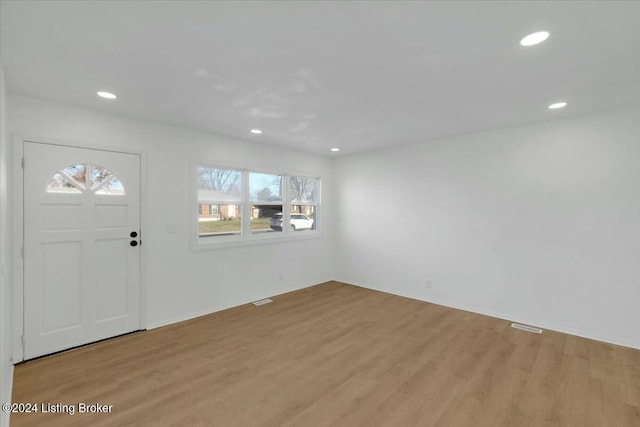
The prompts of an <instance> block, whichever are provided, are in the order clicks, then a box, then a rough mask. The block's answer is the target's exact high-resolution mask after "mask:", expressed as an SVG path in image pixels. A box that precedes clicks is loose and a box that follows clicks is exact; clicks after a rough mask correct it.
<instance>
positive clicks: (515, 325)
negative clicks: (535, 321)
mask: <svg viewBox="0 0 640 427" xmlns="http://www.w3.org/2000/svg"><path fill="white" fill-rule="evenodd" d="M511 327H512V328H514V329H520V330H521V331H527V332H533V333H535V334H541V333H542V329H540V328H534V327H533V326H527V325H521V324H519V323H512V324H511Z"/></svg>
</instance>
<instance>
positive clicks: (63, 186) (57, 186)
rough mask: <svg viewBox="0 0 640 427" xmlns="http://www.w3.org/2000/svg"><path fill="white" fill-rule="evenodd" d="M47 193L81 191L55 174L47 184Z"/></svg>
mask: <svg viewBox="0 0 640 427" xmlns="http://www.w3.org/2000/svg"><path fill="white" fill-rule="evenodd" d="M47 193H81V191H80V190H78V189H77V188H76V187H75V186H74V185H73V184H71V183H70V182H69V181H67V179H66V178H64V177H63V176H62V175H60V174H59V173H57V174H55V175H53V176H52V177H51V179H50V180H49V183H47Z"/></svg>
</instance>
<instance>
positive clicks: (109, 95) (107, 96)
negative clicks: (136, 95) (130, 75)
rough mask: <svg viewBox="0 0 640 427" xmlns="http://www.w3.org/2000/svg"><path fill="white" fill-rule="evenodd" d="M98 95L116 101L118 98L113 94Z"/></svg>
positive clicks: (100, 93)
mask: <svg viewBox="0 0 640 427" xmlns="http://www.w3.org/2000/svg"><path fill="white" fill-rule="evenodd" d="M97 93H98V96H100V97H102V98H106V99H116V98H117V96H115V95H114V94H112V93H111V92H97Z"/></svg>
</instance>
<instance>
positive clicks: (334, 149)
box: [331, 147, 340, 153]
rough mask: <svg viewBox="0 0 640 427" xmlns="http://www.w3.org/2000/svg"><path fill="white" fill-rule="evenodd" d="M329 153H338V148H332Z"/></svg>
mask: <svg viewBox="0 0 640 427" xmlns="http://www.w3.org/2000/svg"><path fill="white" fill-rule="evenodd" d="M331 151H333V152H334V153H337V152H338V151H340V149H339V148H337V147H333V148H332V149H331Z"/></svg>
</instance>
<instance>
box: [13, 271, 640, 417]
mask: <svg viewBox="0 0 640 427" xmlns="http://www.w3.org/2000/svg"><path fill="white" fill-rule="evenodd" d="M509 326H510V323H509V322H507V321H503V320H498V319H494V318H491V317H486V316H482V315H477V314H473V313H469V312H465V311H460V310H454V309H450V308H446V307H441V306H437V305H433V304H428V303H424V302H420V301H416V300H411V299H407V298H403V297H399V296H394V295H389V294H385V293H381V292H376V291H371V290H367V289H362V288H358V287H354V286H349V285H345V284H341V283H337V282H329V283H325V284H322V285H318V286H314V287H311V288H307V289H303V290H300V291H296V292H292V293H289V294H286V295H281V296H277V297H275V298H274V302H273V303H271V304H267V305H263V306H260V307H255V306H253V305H250V304H248V305H244V306H241V307H236V308H233V309H230V310H226V311H223V312H219V313H214V314H211V315H208V316H204V317H200V318H197V319H193V320H190V321H186V322H182V323H179V324H174V325H170V326H166V327H163V328H158V329H154V330H151V331H144V332H139V333H136V334H132V335H127V336H123V337H119V338H115V339H112V340H108V341H104V342H101V343H97V344H94V345H91V346H87V347H83V348H81V349H77V350H74V351H70V352H66V353H61V354H58V355H54V356H50V357H47V358H43V359H39V360H35V361H32V362H27V363H24V364H21V365H18V366H16V369H15V379H14V389H13V400H14V402H36V403H51V404H56V403H61V404H67V405H73V406H74V407H75V408H76V409H77V406H76V405H77V403H78V402H84V403H89V404H93V403H100V404H103V405H113V408H112V411H111V412H110V413H106V414H86V413H85V414H78V413H77V412H76V413H75V414H74V415H67V414H66V413H62V414H55V413H42V412H39V413H37V414H12V416H11V420H12V423H11V425H12V426H14V427H21V426H45V425H46V426H243V427H245V426H305V427H315V426H350V427H351V426H394V427H396V426H446V427H464V426H474V427H483V426H487V427H499V426H505V427H526V426H532V427H544V426H554V427H556V426H576V427H588V426H593V427H615V426H619V427H638V426H640V351H638V350H633V349H629V348H625V347H619V346H615V345H610V344H605V343H602V342H597V341H592V340H587V339H583V338H578V337H574V336H570V335H565V334H561V333H556V332H551V331H545V332H544V333H543V334H542V335H537V334H532V333H529V332H524V331H518V330H514V329H512V328H510V327H509Z"/></svg>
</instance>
